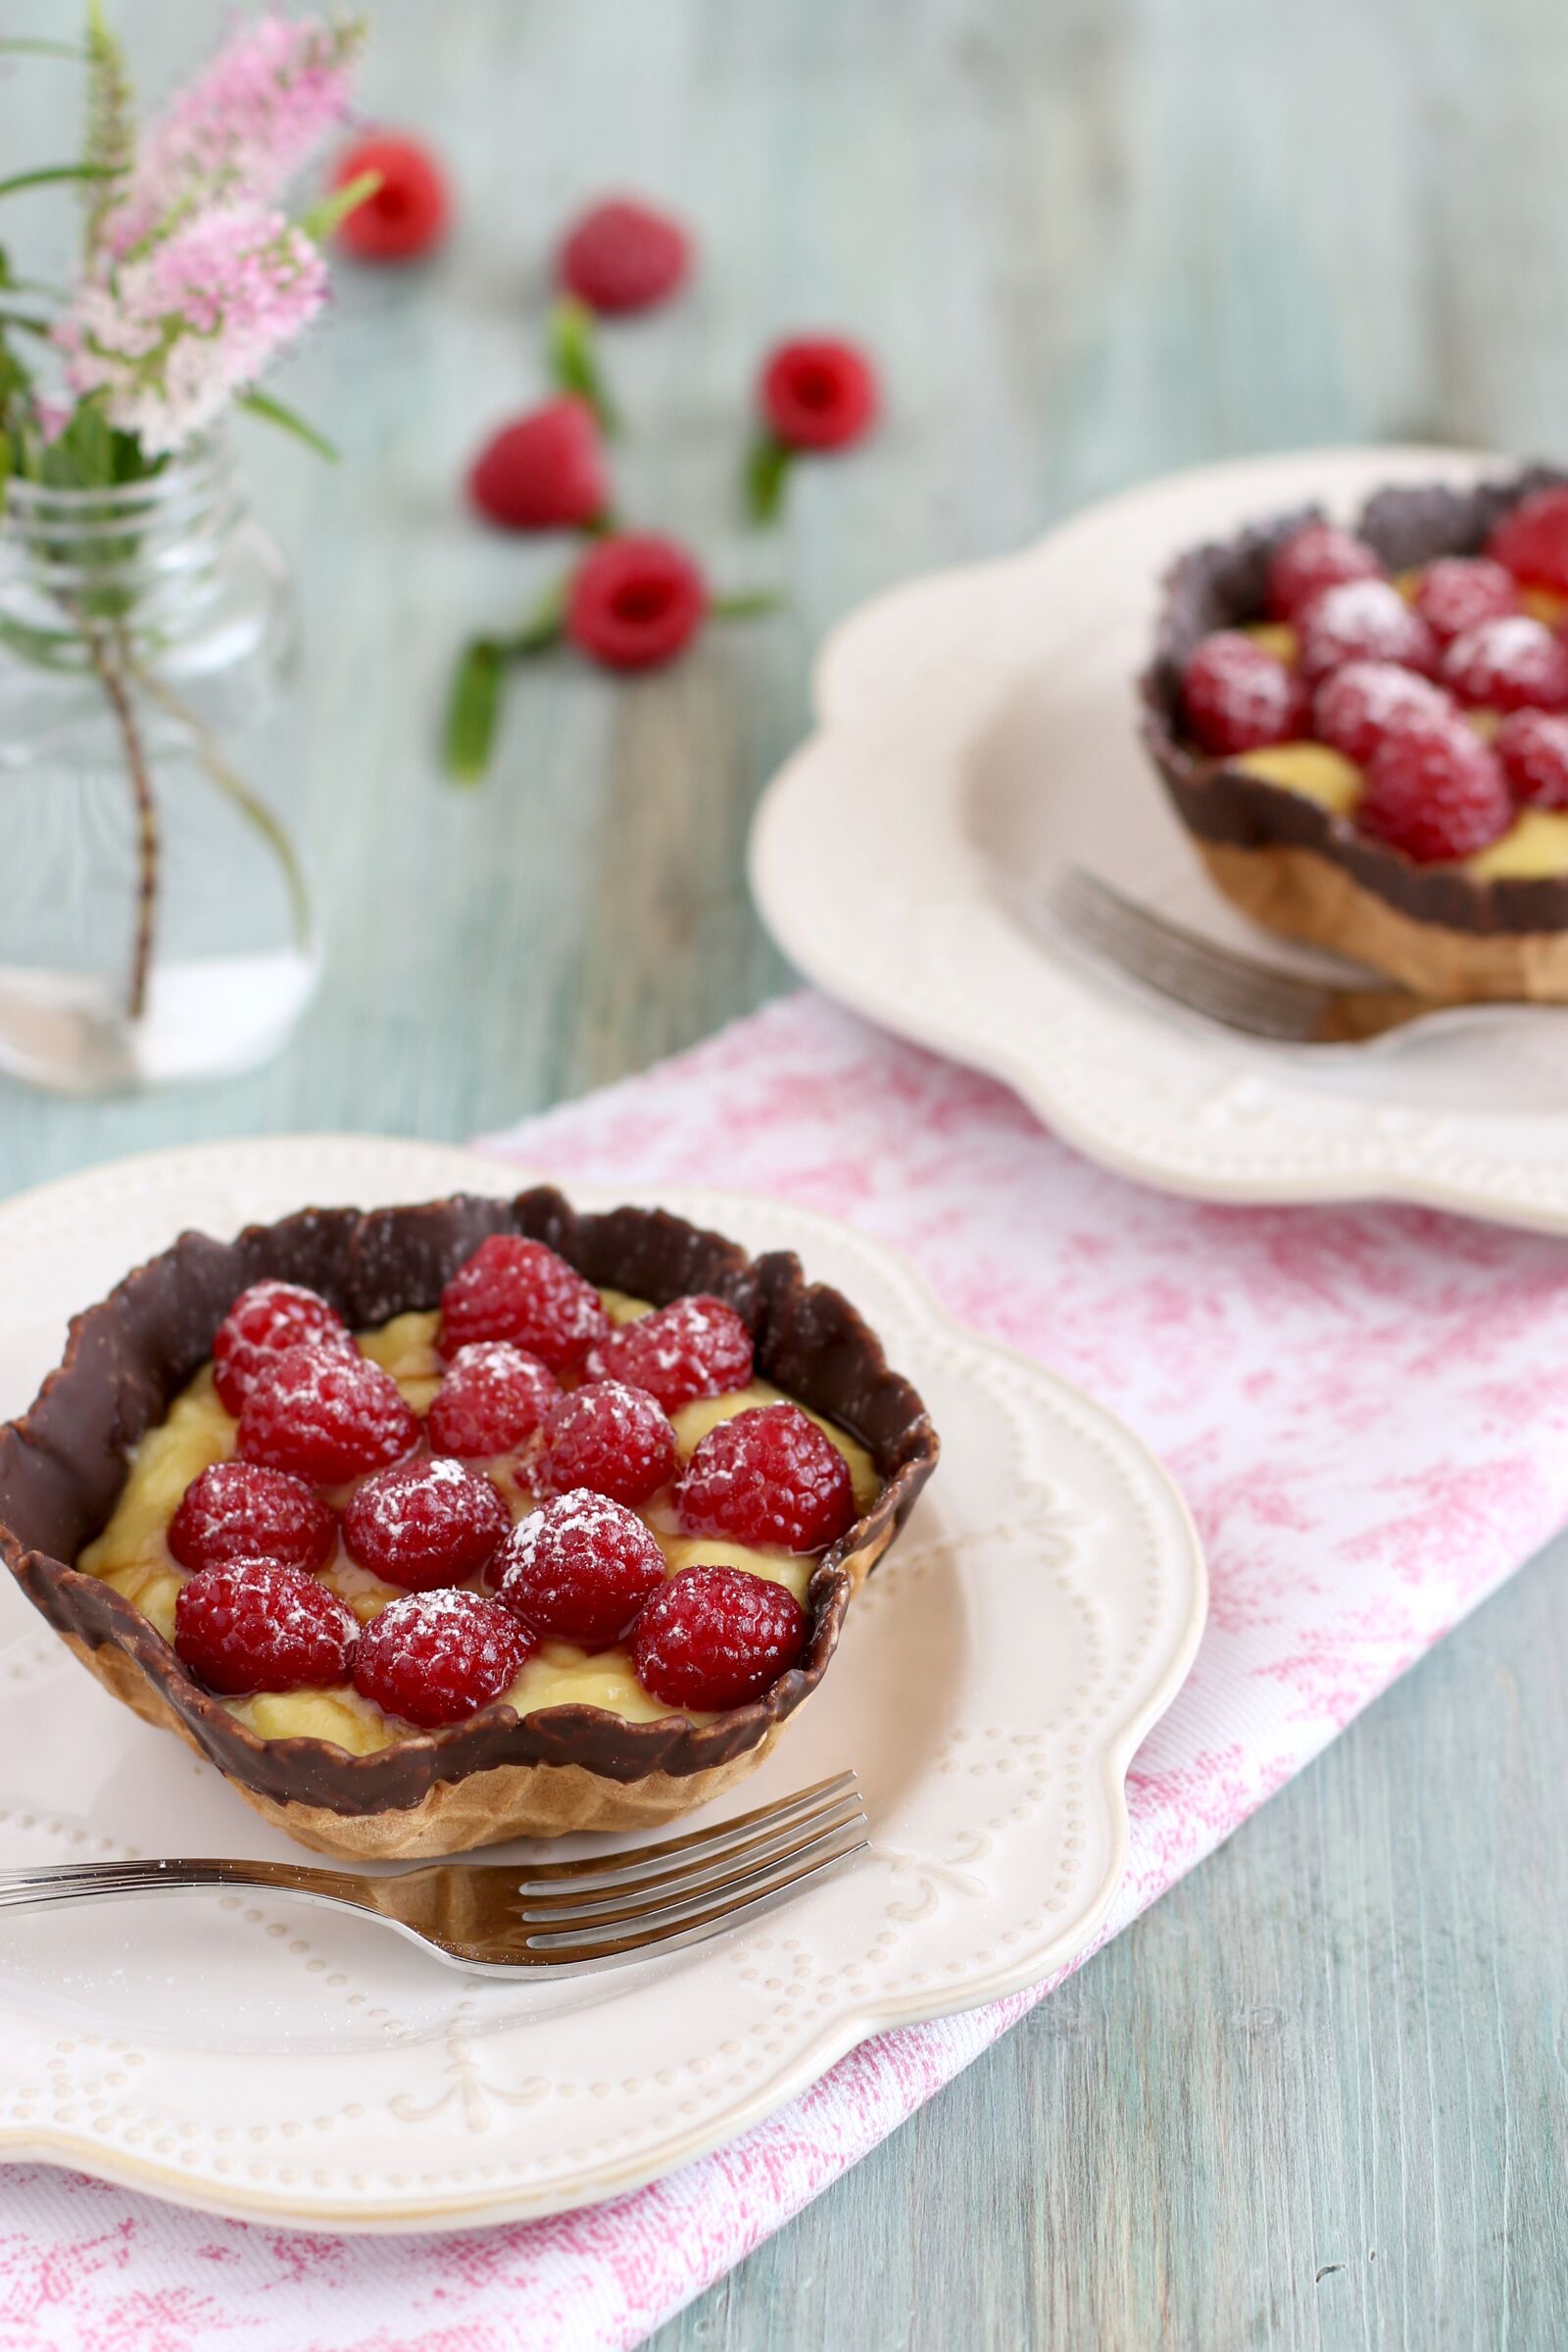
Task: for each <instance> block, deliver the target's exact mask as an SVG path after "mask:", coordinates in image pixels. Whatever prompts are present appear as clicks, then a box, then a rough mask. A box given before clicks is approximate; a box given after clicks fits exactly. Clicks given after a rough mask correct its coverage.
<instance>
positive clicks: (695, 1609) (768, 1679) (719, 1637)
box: [631, 1568, 807, 1708]
mask: <svg viewBox="0 0 1568 2352" xmlns="http://www.w3.org/2000/svg"><path fill="white" fill-rule="evenodd" d="M806 1633H807V1625H806V1612H805V1610H804V1609H803V1608H802V1607H801V1604H800V1602H799V1601H798V1600H797V1599H796V1597H795V1595H794V1593H790V1592H787V1591H786V1590H785V1588H784V1587H783V1586H782V1585H776V1584H773V1583H772V1582H771V1581H770V1580H769V1579H768V1578H767V1577H765V1576H753V1575H752V1574H751V1572H750V1571H749V1570H748V1569H745V1568H688V1569H687V1570H686V1571H685V1573H684V1575H681V1576H672V1577H671V1578H670V1579H669V1580H668V1582H667V1583H666V1584H665V1586H664V1588H663V1590H662V1592H660V1593H655V1594H654V1596H653V1598H652V1600H650V1601H649V1602H648V1604H647V1606H646V1607H645V1609H644V1610H643V1613H642V1615H641V1616H640V1617H639V1618H638V1620H637V1623H636V1627H635V1628H634V1630H633V1633H632V1638H631V1655H632V1664H633V1666H634V1667H635V1668H636V1670H637V1680H638V1681H639V1682H640V1683H641V1685H642V1687H643V1689H644V1690H645V1691H649V1692H651V1694H652V1695H653V1696H654V1697H655V1698H662V1700H663V1701H664V1703H665V1705H666V1706H671V1707H713V1708H720V1707H739V1706H744V1705H745V1703H746V1701H747V1699H749V1698H755V1697H756V1696H757V1694H758V1692H759V1691H765V1690H766V1689H767V1686H768V1684H769V1683H773V1682H776V1681H777V1680H778V1678H779V1676H780V1675H781V1674H782V1673H783V1672H784V1669H785V1668H786V1666H793V1665H794V1664H795V1662H796V1660H797V1658H799V1656H800V1654H801V1652H802V1650H803V1649H804V1648H805V1647H806Z"/></svg>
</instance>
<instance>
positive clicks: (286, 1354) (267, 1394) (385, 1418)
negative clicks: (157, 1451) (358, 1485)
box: [235, 1348, 419, 1487]
mask: <svg viewBox="0 0 1568 2352" xmlns="http://www.w3.org/2000/svg"><path fill="white" fill-rule="evenodd" d="M418 1434H419V1424H418V1422H417V1420H416V1419H415V1417H414V1415H413V1414H412V1413H411V1412H410V1410H409V1408H408V1406H407V1404H406V1403H405V1402H404V1400H403V1392H402V1391H401V1389H400V1388H399V1387H398V1384H397V1382H396V1381H395V1380H394V1379H393V1378H392V1376H391V1374H390V1373H389V1372H383V1371H382V1369H381V1367H380V1365H379V1364H372V1363H371V1362H370V1360H369V1358H368V1356H364V1355H361V1354H360V1353H359V1351H358V1350H357V1349H356V1350H354V1351H353V1352H352V1353H349V1354H345V1353H343V1352H342V1351H341V1350H339V1349H337V1348H285V1349H284V1351H283V1353H282V1354H281V1355H280V1356H277V1357H275V1358H274V1360H273V1361H272V1362H271V1363H270V1365H269V1366H268V1368H267V1370H266V1371H265V1372H264V1373H263V1374H262V1376H261V1378H260V1379H259V1380H258V1381H257V1382H256V1384H255V1386H254V1387H253V1388H252V1390H251V1393H250V1395H249V1396H248V1397H246V1399H245V1409H244V1411H243V1412H242V1413H241V1414H240V1417H239V1435H238V1437H237V1438H236V1440H235V1447H236V1450H237V1451H238V1453H239V1455H240V1457H241V1459H242V1460H244V1461H247V1462H262V1463H264V1464H265V1465H266V1466H267V1467H268V1468H269V1469H270V1470H292V1471H293V1473H294V1475H295V1476H296V1477H297V1478H305V1479H309V1480H310V1481H311V1483H312V1485H313V1486H318V1487H337V1486H341V1485H342V1484H343V1481H344V1480H345V1479H349V1478H358V1477H359V1475H360V1474H361V1472H362V1471H365V1470H382V1469H384V1468H385V1467H386V1465H387V1463H388V1462H395V1461H397V1460H398V1459H399V1457H400V1456H401V1455H403V1454H405V1453H407V1452H408V1451H409V1448H410V1447H411V1446H413V1445H414V1443H415V1441H416V1440H417V1437H418Z"/></svg>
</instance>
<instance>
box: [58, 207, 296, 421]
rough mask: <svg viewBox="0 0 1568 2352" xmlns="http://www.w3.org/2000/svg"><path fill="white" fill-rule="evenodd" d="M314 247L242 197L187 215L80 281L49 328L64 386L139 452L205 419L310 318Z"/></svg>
mask: <svg viewBox="0 0 1568 2352" xmlns="http://www.w3.org/2000/svg"><path fill="white" fill-rule="evenodd" d="M325 297H326V265H325V263H324V262H323V260H322V258H321V255H320V253H319V251H318V249H317V247H316V246H315V245H314V244H313V243H312V241H311V239H310V238H309V237H308V236H306V234H305V232H304V231H303V229H299V228H295V227H293V226H291V225H290V223H289V222H288V221H286V220H285V219H284V217H283V215H282V214H281V213H278V212H274V211H272V210H271V209H270V207H269V206H267V205H263V204H257V203H253V202H249V201H241V202H236V203H230V204H220V205H213V206H210V207H208V208H207V209H206V210H204V211H201V212H198V213H195V214H193V215H192V216H191V218H190V219H189V220H188V221H184V222H183V223H182V224H180V225H179V226H177V227H175V228H174V229H172V231H171V232H170V234H169V235H167V236H165V237H162V238H160V239H159V240H158V241H157V242H156V243H154V244H153V245H152V246H150V247H149V248H148V250H147V251H146V252H145V253H141V254H135V255H132V256H130V257H129V258H127V259H125V260H123V261H121V262H118V263H114V264H112V265H110V267H109V268H108V269H107V270H105V271H104V272H103V273H102V274H100V275H99V276H97V277H93V278H90V279H88V280H86V281H85V282H84V283H83V284H82V285H80V286H79V287H78V288H77V290H76V293H75V296H74V298H73V302H72V305H71V309H70V310H69V312H68V313H67V314H66V318H65V319H64V320H63V322H62V324H61V327H60V330H59V337H58V339H59V341H60V343H61V344H62V346H63V347H64V349H65V351H66V353H67V355H68V359H67V374H68V376H69V378H70V382H71V388H72V390H73V392H74V393H75V394H76V395H77V396H78V397H85V396H86V395H87V394H89V393H94V392H96V393H101V394H102V395H103V406H104V414H105V415H106V416H107V417H108V418H109V421H110V422H111V423H112V424H115V425H118V426H119V427H120V428H121V430H122V431H123V432H127V433H134V434H136V435H137V437H138V438H139V440H140V442H141V445H142V448H143V449H144V450H145V451H146V452H147V454H148V455H149V456H157V455H158V454H159V453H161V452H162V451H165V450H171V449H175V448H177V447H178V446H179V445H180V443H181V442H183V441H186V440H188V439H189V438H190V436H191V435H192V434H193V433H197V432H200V431H201V430H202V428H203V426H205V425H208V424H210V423H211V422H212V421H213V419H214V417H217V415H218V413H219V411H220V410H221V408H222V407H223V405H224V403H225V402H226V401H228V400H230V399H231V398H232V397H233V396H234V394H235V393H237V392H243V391H247V390H248V389H249V388H250V386H251V385H252V384H254V383H255V381H256V379H257V377H258V376H259V375H260V374H261V373H262V372H263V370H264V369H265V368H267V367H268V366H269V365H270V362H271V361H272V360H273V359H275V358H276V356H277V354H278V353H279V352H280V351H281V350H282V349H283V347H284V345H285V344H288V343H291V342H292V341H293V339H294V337H295V336H296V335H298V334H300V333H301V332H302V331H303V329H304V328H305V327H306V326H308V325H309V323H310V321H311V320H312V319H314V318H315V316H316V314H317V312H318V311H319V309H320V307H321V304H322V302H323V301H324V300H325Z"/></svg>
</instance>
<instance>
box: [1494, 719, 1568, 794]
mask: <svg viewBox="0 0 1568 2352" xmlns="http://www.w3.org/2000/svg"><path fill="white" fill-rule="evenodd" d="M1492 748H1493V750H1494V751H1495V754H1496V756H1497V759H1498V761H1499V762H1500V764H1501V767H1502V772H1503V774H1504V775H1505V776H1506V777H1507V779H1508V789H1509V791H1510V792H1511V793H1512V794H1513V797H1514V799H1515V800H1516V801H1518V802H1519V803H1520V804H1521V805H1522V806H1523V807H1525V808H1527V809H1568V716H1565V715H1564V714H1563V713H1561V712H1559V711H1510V712H1509V714H1508V716H1507V717H1506V718H1505V719H1504V720H1503V722H1502V724H1501V726H1500V727H1499V728H1498V729H1497V738H1496V741H1495V743H1494V745H1493V747H1492Z"/></svg>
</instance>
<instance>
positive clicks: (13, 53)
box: [0, 39, 87, 66]
mask: <svg viewBox="0 0 1568 2352" xmlns="http://www.w3.org/2000/svg"><path fill="white" fill-rule="evenodd" d="M0 57H65V58H69V59H70V60H71V63H72V64H73V66H84V65H85V64H86V62H87V52H86V50H85V49H78V48H76V47H75V46H74V45H73V43H72V42H70V41H35V40H27V39H20V40H3V41H0Z"/></svg>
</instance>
